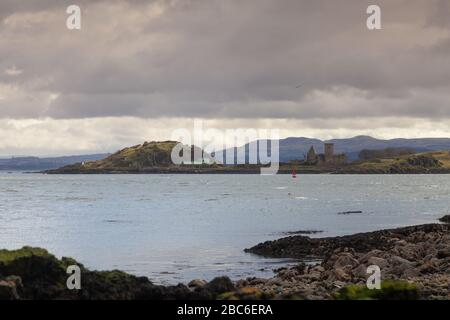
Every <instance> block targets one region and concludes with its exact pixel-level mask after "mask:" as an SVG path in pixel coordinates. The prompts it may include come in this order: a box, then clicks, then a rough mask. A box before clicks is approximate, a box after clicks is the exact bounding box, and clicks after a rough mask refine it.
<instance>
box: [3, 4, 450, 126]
mask: <svg viewBox="0 0 450 320" xmlns="http://www.w3.org/2000/svg"><path fill="white" fill-rule="evenodd" d="M27 3H29V4H27ZM38 3H39V4H38ZM68 3H69V2H67V4H68ZM369 3H371V2H369V1H360V0H341V1H330V0H328V1H325V0H322V1H306V0H305V1H299V0H282V1H274V0H261V1H250V0H244V1H234V0H227V1H218V0H217V1H214V0H212V1H204V0H198V1H195V0H191V1H188V0H184V1H183V0H179V1H79V5H80V6H81V8H82V12H83V28H82V30H81V31H69V30H67V29H66V28H65V23H64V22H65V18H66V15H65V8H66V4H65V3H64V1H23V2H22V1H21V2H17V1H6V2H5V1H2V4H1V5H0V11H1V12H2V26H1V31H0V39H1V42H0V54H1V63H0V67H1V69H3V70H4V71H5V72H3V73H2V74H1V76H0V81H1V86H2V87H1V88H3V89H2V91H0V92H3V99H2V100H1V107H2V110H1V114H0V116H2V117H13V118H17V117H24V118H27V117H54V118H83V117H102V116H125V115H130V116H138V117H147V116H148V117H158V116H181V117H192V116H195V117H207V118H211V117H212V118H215V117H224V118H226V117H250V118H251V117H275V118H287V117H289V118H292V117H293V118H316V117H323V118H329V117H348V116H394V115H405V116H418V117H423V116H428V117H442V116H450V108H449V107H448V102H449V101H450V99H449V98H450V93H449V92H450V90H449V88H450V58H449V54H448V53H449V50H450V46H449V43H450V27H449V25H448V23H446V22H447V21H448V16H449V15H448V14H450V13H449V12H447V13H448V14H447V15H446V12H445V11H448V5H447V2H446V1H429V0H426V1H425V0H408V1H403V0H396V1H378V3H379V5H380V6H381V7H382V13H383V16H382V17H383V30H381V31H369V30H367V28H366V27H365V19H366V14H365V8H366V7H367V5H368V4H369ZM11 68H17V69H20V70H22V72H21V73H20V74H17V75H15V76H11V75H10V74H8V73H7V72H6V70H11ZM298 83H302V87H301V88H296V85H297V84H298ZM8 86H9V87H10V89H9V92H10V93H11V90H13V91H15V94H14V95H11V94H9V95H8V89H5V87H6V88H8ZM356 102H358V103H356Z"/></svg>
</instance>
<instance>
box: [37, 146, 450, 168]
mask: <svg viewBox="0 0 450 320" xmlns="http://www.w3.org/2000/svg"><path fill="white" fill-rule="evenodd" d="M177 144H178V142H176V141H162V142H157V141H152V142H144V143H143V144H139V145H135V146H132V147H128V148H124V149H122V150H119V151H117V152H116V153H114V154H111V155H109V156H108V157H106V158H104V159H102V160H96V161H85V162H81V163H76V164H73V165H68V166H64V167H61V168H59V169H55V170H48V171H45V172H46V173H260V167H261V165H255V164H253V165H251V164H242V165H222V164H216V163H215V162H214V161H213V159H212V158H211V157H210V156H209V155H208V154H207V153H205V152H203V150H202V149H201V148H198V147H196V146H191V147H188V146H187V148H188V149H189V148H190V150H191V156H190V161H186V162H182V163H181V164H174V163H173V162H172V159H171V153H172V149H173V148H174V147H175V146H176V145H177ZM185 148H186V146H185ZM364 151H365V153H366V154H367V155H368V156H367V158H369V159H364V160H359V161H354V162H350V163H323V164H317V165H311V164H308V163H307V162H306V161H304V160H303V159H299V160H297V161H291V162H289V163H280V167H279V171H278V172H279V173H291V172H292V170H296V171H297V172H298V173H299V174H301V173H350V174H358V173H361V174H363V173H364V174H370V173H373V174H396V173H450V152H449V151H431V152H423V153H411V152H410V151H409V150H408V152H399V154H398V155H397V156H395V152H397V151H395V152H388V151H390V150H386V149H381V150H364ZM181 155H182V154H181ZM194 155H195V156H196V157H197V158H195V157H194ZM299 158H301V157H300V156H299Z"/></svg>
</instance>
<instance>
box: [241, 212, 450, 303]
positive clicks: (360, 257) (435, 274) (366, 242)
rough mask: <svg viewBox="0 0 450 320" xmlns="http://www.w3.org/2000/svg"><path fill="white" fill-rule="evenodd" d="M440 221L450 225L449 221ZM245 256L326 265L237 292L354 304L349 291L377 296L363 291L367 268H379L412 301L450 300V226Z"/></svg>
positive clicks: (271, 248) (305, 241)
mask: <svg viewBox="0 0 450 320" xmlns="http://www.w3.org/2000/svg"><path fill="white" fill-rule="evenodd" d="M440 220H441V221H442V222H444V221H445V222H448V221H449V216H446V217H444V218H441V219H440ZM246 251H247V252H252V253H256V254H260V255H264V256H267V257H290V258H312V257H314V258H320V259H322V262H321V263H320V264H316V265H305V264H303V265H299V266H297V267H293V268H288V269H282V270H279V271H278V273H277V275H276V276H275V277H273V278H272V279H248V280H245V281H241V282H238V286H253V287H255V288H258V289H260V290H262V291H263V292H276V293H277V295H279V296H284V297H301V298H306V299H333V298H346V297H349V298H352V295H351V294H349V286H350V289H352V290H353V291H354V292H353V295H357V294H358V293H365V294H366V295H369V297H370V294H377V290H374V291H368V290H366V289H365V288H364V287H365V284H366V280H367V277H368V276H369V275H368V274H367V267H368V266H370V265H376V266H378V267H380V269H381V279H382V280H384V282H385V283H386V286H390V287H391V289H392V288H393V287H395V285H397V286H400V287H404V286H406V287H407V288H408V290H407V291H409V297H413V298H417V299H450V225H449V224H427V225H419V226H412V227H404V228H398V229H390V230H381V231H375V232H367V233H360V234H355V235H349V236H342V237H329V238H319V239H311V238H309V237H305V236H292V237H287V238H282V239H279V240H275V241H268V242H265V243H261V244H258V245H256V246H255V247H253V248H250V249H246ZM400 281H402V282H400ZM408 284H409V285H408ZM411 292H413V293H414V294H412V295H411ZM353 297H355V296H353Z"/></svg>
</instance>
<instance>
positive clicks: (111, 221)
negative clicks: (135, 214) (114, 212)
mask: <svg viewBox="0 0 450 320" xmlns="http://www.w3.org/2000/svg"><path fill="white" fill-rule="evenodd" d="M102 222H105V223H131V221H130V220H115V219H106V220H103V221H102Z"/></svg>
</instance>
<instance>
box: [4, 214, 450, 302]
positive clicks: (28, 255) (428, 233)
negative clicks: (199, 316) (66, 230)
mask: <svg viewBox="0 0 450 320" xmlns="http://www.w3.org/2000/svg"><path fill="white" fill-rule="evenodd" d="M440 220H441V222H442V223H441V224H439V223H435V224H425V225H417V226H409V227H402V228H396V229H385V230H379V231H373V232H365V233H357V234H353V235H347V236H340V237H326V238H310V237H308V236H302V235H292V236H288V237H283V238H280V239H278V240H273V241H266V242H263V243H260V244H257V245H255V246H254V247H252V248H249V249H245V251H246V252H251V253H254V254H258V255H261V256H267V257H269V256H270V257H280V258H281V257H282V258H295V259H308V258H315V259H319V260H321V262H320V263H317V264H314V265H306V264H304V263H300V264H298V265H296V266H294V267H289V268H286V267H284V268H280V269H278V270H274V271H275V272H276V274H275V275H274V276H273V277H272V278H268V279H260V278H255V277H249V278H246V279H241V280H238V281H235V282H232V281H231V280H230V279H229V278H228V277H226V276H224V277H217V278H215V279H213V280H211V281H209V282H207V281H204V280H199V279H194V280H192V281H191V282H189V283H188V284H187V285H185V284H178V285H176V286H162V285H155V284H153V283H152V282H151V281H150V280H149V279H148V278H147V277H137V276H134V275H131V274H127V273H125V272H122V271H118V270H112V271H90V270H88V269H86V268H85V267H84V266H83V265H82V264H80V263H78V262H77V261H75V260H74V259H72V258H64V257H63V258H61V259H57V258H56V257H54V256H53V255H51V254H50V253H48V252H47V251H46V250H44V249H39V248H29V247H24V248H22V249H19V250H11V251H9V250H0V300H1V299H94V300H96V299H113V300H128V299H152V300H166V299H188V300H190V299H207V300H211V299H308V300H318V299H359V298H361V299H364V298H369V299H390V298H392V299H404V298H408V299H450V224H448V223H449V220H450V217H449V216H445V217H443V218H441V219H440ZM73 264H76V265H79V266H80V268H81V271H82V273H81V274H82V287H81V290H75V291H72V290H67V288H66V279H67V273H66V268H67V266H68V265H73ZM369 265H378V266H379V267H380V269H381V275H382V289H381V290H374V291H373V290H372V291H368V289H366V288H365V282H366V279H367V277H368V274H367V272H366V271H367V266H369Z"/></svg>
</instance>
